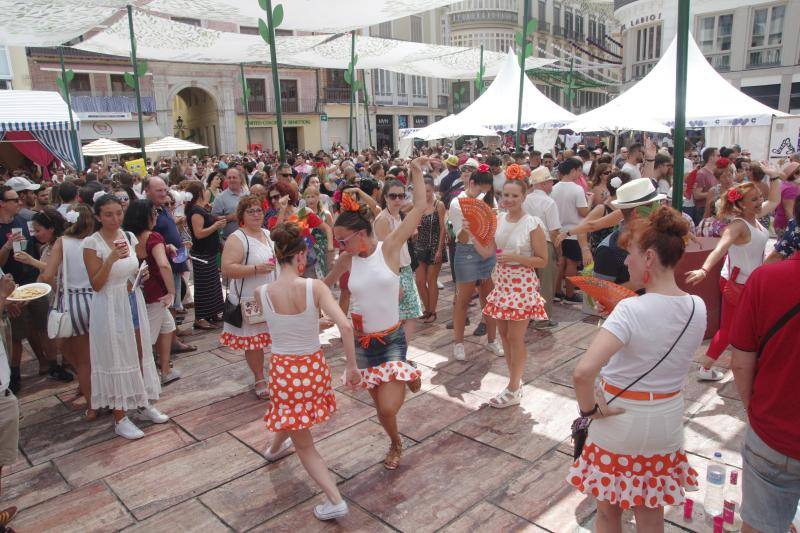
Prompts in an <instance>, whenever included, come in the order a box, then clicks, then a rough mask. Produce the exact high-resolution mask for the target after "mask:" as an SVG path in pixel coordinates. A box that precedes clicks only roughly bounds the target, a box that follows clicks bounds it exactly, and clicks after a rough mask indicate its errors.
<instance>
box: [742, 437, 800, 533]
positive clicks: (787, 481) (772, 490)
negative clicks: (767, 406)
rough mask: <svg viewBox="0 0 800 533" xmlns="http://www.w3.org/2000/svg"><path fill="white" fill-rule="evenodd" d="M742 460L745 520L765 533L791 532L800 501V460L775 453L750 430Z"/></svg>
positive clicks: (745, 441) (743, 448)
mask: <svg viewBox="0 0 800 533" xmlns="http://www.w3.org/2000/svg"><path fill="white" fill-rule="evenodd" d="M742 461H743V463H744V474H743V476H742V520H744V521H745V522H747V523H748V524H749V525H750V526H752V527H754V528H756V529H757V530H759V531H763V532H764V533H773V532H774V533H784V532H786V531H789V525H790V524H791V523H792V519H793V518H794V514H795V511H796V510H797V502H798V500H800V460H798V459H793V458H791V457H787V456H785V455H783V454H782V453H780V452H778V451H776V450H773V449H772V448H770V447H769V446H768V445H767V444H766V443H765V442H764V441H763V440H761V439H760V438H759V436H758V435H756V432H755V431H753V429H752V428H751V427H748V428H747V435H746V436H745V439H744V446H743V447H742Z"/></svg>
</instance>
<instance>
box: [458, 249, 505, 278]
mask: <svg viewBox="0 0 800 533" xmlns="http://www.w3.org/2000/svg"><path fill="white" fill-rule="evenodd" d="M496 261H497V257H496V256H495V255H492V256H491V257H489V258H487V259H484V258H483V257H482V256H481V254H479V253H478V251H477V250H476V249H475V246H473V245H471V244H462V243H460V242H459V243H456V253H455V255H454V257H453V268H454V270H455V274H456V283H469V282H470V281H479V280H483V279H489V278H491V277H492V270H493V269H494V264H495V262H496Z"/></svg>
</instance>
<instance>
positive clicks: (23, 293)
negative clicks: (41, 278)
mask: <svg viewBox="0 0 800 533" xmlns="http://www.w3.org/2000/svg"><path fill="white" fill-rule="evenodd" d="M51 290H53V288H52V287H51V286H50V285H48V284H47V283H28V284H27V285H20V286H19V287H17V288H16V289H14V292H12V293H11V295H9V297H8V300H10V301H12V302H29V301H31V300H37V299H39V298H41V297H42V296H47V295H48V294H50V291H51Z"/></svg>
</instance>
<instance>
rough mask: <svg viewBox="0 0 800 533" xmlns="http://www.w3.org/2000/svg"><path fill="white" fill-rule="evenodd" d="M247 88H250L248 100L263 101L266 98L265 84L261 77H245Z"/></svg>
mask: <svg viewBox="0 0 800 533" xmlns="http://www.w3.org/2000/svg"><path fill="white" fill-rule="evenodd" d="M247 88H248V89H249V90H250V98H248V101H249V102H251V103H252V102H265V101H266V99H267V84H266V81H265V80H263V79H262V78H247Z"/></svg>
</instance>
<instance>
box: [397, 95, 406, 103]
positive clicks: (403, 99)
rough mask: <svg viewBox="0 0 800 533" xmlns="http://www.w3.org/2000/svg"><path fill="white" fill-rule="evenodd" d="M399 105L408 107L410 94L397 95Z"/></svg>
mask: <svg viewBox="0 0 800 533" xmlns="http://www.w3.org/2000/svg"><path fill="white" fill-rule="evenodd" d="M397 105H408V93H406V94H398V95H397Z"/></svg>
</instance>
